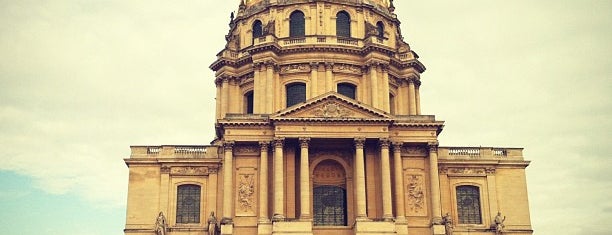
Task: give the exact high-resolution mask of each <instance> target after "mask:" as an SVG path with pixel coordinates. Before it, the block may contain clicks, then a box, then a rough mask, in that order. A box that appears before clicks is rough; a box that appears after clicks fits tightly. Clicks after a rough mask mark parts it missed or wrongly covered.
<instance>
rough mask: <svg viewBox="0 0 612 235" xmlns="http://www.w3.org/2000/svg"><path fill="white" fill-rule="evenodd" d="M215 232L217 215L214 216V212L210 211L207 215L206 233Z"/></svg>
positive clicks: (212, 233) (211, 234)
mask: <svg viewBox="0 0 612 235" xmlns="http://www.w3.org/2000/svg"><path fill="white" fill-rule="evenodd" d="M215 234H217V217H215V212H213V211H211V212H210V216H208V235H215Z"/></svg>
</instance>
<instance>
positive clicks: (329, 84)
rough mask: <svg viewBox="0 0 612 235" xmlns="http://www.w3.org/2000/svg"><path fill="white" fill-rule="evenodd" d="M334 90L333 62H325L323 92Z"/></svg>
mask: <svg viewBox="0 0 612 235" xmlns="http://www.w3.org/2000/svg"><path fill="white" fill-rule="evenodd" d="M333 90H334V63H325V92H330V91H333Z"/></svg>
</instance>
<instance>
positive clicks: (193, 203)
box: [176, 184, 201, 224]
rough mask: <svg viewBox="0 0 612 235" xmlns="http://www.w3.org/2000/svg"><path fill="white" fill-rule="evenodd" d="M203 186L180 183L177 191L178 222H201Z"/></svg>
mask: <svg viewBox="0 0 612 235" xmlns="http://www.w3.org/2000/svg"><path fill="white" fill-rule="evenodd" d="M200 195H201V187H200V186H199V185H194V184H184V185H179V186H178V188H177V193H176V223H177V224H197V223H200Z"/></svg>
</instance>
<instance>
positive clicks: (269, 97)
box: [264, 62, 274, 114]
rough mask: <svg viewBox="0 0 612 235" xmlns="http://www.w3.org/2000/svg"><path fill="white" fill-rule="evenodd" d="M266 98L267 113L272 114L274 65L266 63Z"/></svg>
mask: <svg viewBox="0 0 612 235" xmlns="http://www.w3.org/2000/svg"><path fill="white" fill-rule="evenodd" d="M265 90H266V91H265V92H266V96H265V97H266V98H265V100H264V104H265V107H266V108H265V109H266V111H265V113H266V114H269V113H272V110H273V109H274V63H272V62H268V63H266V84H265Z"/></svg>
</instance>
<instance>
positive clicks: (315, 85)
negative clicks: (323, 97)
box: [310, 63, 319, 98]
mask: <svg viewBox="0 0 612 235" xmlns="http://www.w3.org/2000/svg"><path fill="white" fill-rule="evenodd" d="M318 80H319V64H318V63H311V64H310V98H312V97H316V96H317V95H318V94H319V93H318V92H319V81H318Z"/></svg>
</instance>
